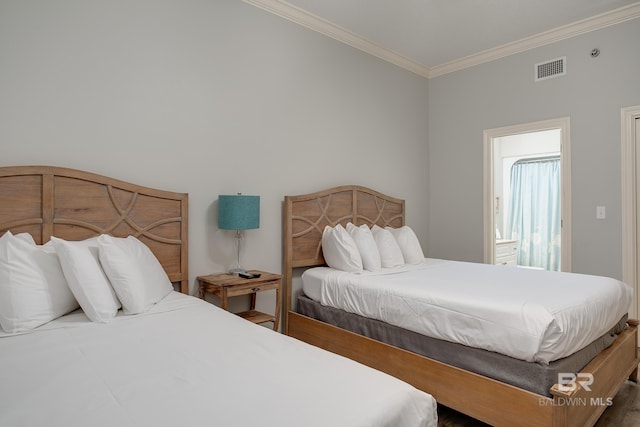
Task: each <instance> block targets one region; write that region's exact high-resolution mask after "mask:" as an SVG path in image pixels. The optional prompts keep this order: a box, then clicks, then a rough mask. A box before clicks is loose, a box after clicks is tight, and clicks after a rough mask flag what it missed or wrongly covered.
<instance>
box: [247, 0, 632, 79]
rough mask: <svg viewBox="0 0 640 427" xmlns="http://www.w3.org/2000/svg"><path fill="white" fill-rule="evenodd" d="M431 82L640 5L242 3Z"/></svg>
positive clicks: (436, 0)
mask: <svg viewBox="0 0 640 427" xmlns="http://www.w3.org/2000/svg"><path fill="white" fill-rule="evenodd" d="M244 1H245V2H247V3H250V4H253V5H255V6H258V7H261V8H263V9H265V10H268V11H269V12H272V13H275V14H277V15H279V16H282V17H284V18H286V19H289V20H291V21H293V22H296V23H298V24H301V25H304V26H306V27H309V28H311V29H313V30H315V31H319V32H321V33H324V34H326V35H328V36H330V37H333V38H335V39H337V40H340V41H342V42H344V43H347V44H349V45H351V46H354V47H356V48H358V49H361V50H364V51H366V52H368V53H371V54H373V55H376V56H378V57H380V58H382V59H385V60H387V61H389V62H392V63H395V64H396V65H399V66H401V67H403V68H407V69H409V70H411V71H413V72H416V73H418V74H421V75H424V76H425V77H433V76H435V75H440V74H445V73H447V72H451V71H455V70H457V69H461V68H466V67H468V66H472V65H475V64H477V63H481V62H486V61H489V60H492V59H496V58H498V57H502V56H506V55H509V54H512V53H516V52H519V51H523V50H527V49H531V48H533V47H537V46H541V45H543V44H547V43H552V42H554V41H558V40H561V39H564V38H567V37H571V36H574V35H578V34H582V33H585V32H588V31H593V30H596V29H599V28H603V27H606V26H608V25H613V24H617V23H619V22H623V21H626V20H630V19H636V18H640V2H638V0H535V1H533V0H287V1H281V0H244Z"/></svg>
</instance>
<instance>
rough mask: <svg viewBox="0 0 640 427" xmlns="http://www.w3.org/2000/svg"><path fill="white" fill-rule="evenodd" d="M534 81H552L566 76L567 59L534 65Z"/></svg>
mask: <svg viewBox="0 0 640 427" xmlns="http://www.w3.org/2000/svg"><path fill="white" fill-rule="evenodd" d="M535 73H536V74H535V75H536V79H535V81H537V82H539V81H540V80H547V79H552V78H554V77H560V76H564V75H565V74H567V57H566V56H564V57H562V58H557V59H552V60H551V61H545V62H540V63H538V64H536V65H535Z"/></svg>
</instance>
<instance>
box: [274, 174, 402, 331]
mask: <svg viewBox="0 0 640 427" xmlns="http://www.w3.org/2000/svg"><path fill="white" fill-rule="evenodd" d="M283 214H284V218H283V221H284V224H283V233H284V257H283V258H284V272H283V275H284V286H285V292H284V298H285V310H284V312H285V319H284V331H285V332H286V330H287V323H288V322H287V316H288V313H289V311H290V310H291V306H292V301H291V298H292V297H293V291H292V278H293V269H295V268H300V267H313V266H319V265H323V264H324V263H325V262H324V258H323V256H322V246H321V243H322V231H323V230H324V227H325V226H327V225H329V226H332V227H333V226H335V225H336V224H342V225H343V226H344V225H346V224H347V223H348V222H352V223H353V224H354V225H362V224H367V225H368V226H372V225H373V224H377V225H378V226H380V227H385V226H389V227H402V226H403V225H404V224H405V211H404V200H401V199H396V198H393V197H389V196H386V195H384V194H382V193H378V192H377V191H374V190H371V189H369V188H365V187H360V186H357V185H346V186H341V187H335V188H330V189H328V190H324V191H319V192H317V193H311V194H305V195H301V196H285V198H284V212H283Z"/></svg>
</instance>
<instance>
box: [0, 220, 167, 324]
mask: <svg viewBox="0 0 640 427" xmlns="http://www.w3.org/2000/svg"><path fill="white" fill-rule="evenodd" d="M172 290H173V285H172V284H171V282H170V281H169V278H168V277H167V275H166V273H165V271H164V269H163V268H162V266H161V265H160V263H159V261H158V260H157V258H156V257H155V256H154V255H153V253H152V252H151V250H150V249H149V248H148V247H147V246H146V245H145V244H144V243H142V242H141V241H140V240H138V239H136V238H135V237H133V236H129V237H127V238H115V237H112V236H108V235H102V236H100V237H94V238H91V239H87V240H83V241H66V240H63V239H59V238H56V237H52V238H51V242H49V243H47V244H46V245H36V244H35V242H34V241H33V238H32V237H31V235H30V234H28V233H21V234H18V235H15V236H14V235H13V234H12V233H11V232H9V231H7V232H6V233H5V234H3V235H2V236H1V237H0V327H2V329H3V330H4V331H5V332H8V333H17V332H24V331H28V330H30V329H34V328H36V327H38V326H41V325H43V324H45V323H47V322H50V321H51V320H54V319H56V318H58V317H60V316H63V315H65V314H67V313H69V312H71V311H73V310H75V309H77V308H78V306H80V307H81V308H82V310H83V311H84V313H85V314H86V315H87V317H88V318H89V319H90V320H91V321H93V322H100V323H105V322H108V321H109V320H111V319H112V318H113V317H115V316H116V314H117V312H118V310H119V308H120V307H122V308H123V311H124V313H125V314H137V313H142V312H144V311H147V310H148V309H149V308H151V307H152V306H153V305H154V304H156V303H157V302H159V301H160V300H161V299H163V298H164V297H165V296H166V295H168V294H169V293H170V292H171V291H172Z"/></svg>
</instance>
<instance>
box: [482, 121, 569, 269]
mask: <svg viewBox="0 0 640 427" xmlns="http://www.w3.org/2000/svg"><path fill="white" fill-rule="evenodd" d="M569 144H570V140H569V118H562V119H557V120H547V121H543V122H535V123H528V124H523V125H516V126H508V127H503V128H497V129H490V130H486V131H485V132H484V248H485V251H484V260H485V262H486V263H491V264H502V265H512V266H520V267H528V268H538V269H545V270H552V271H561V270H562V271H570V270H571V245H570V242H571V239H570V230H571V228H570V221H569V218H571V213H570V200H571V198H570V188H571V186H570V184H571V183H570V176H571V174H570V154H569V153H570V146H569Z"/></svg>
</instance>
